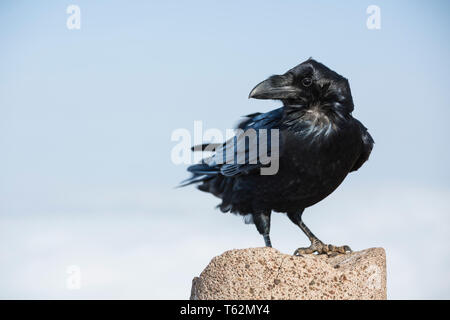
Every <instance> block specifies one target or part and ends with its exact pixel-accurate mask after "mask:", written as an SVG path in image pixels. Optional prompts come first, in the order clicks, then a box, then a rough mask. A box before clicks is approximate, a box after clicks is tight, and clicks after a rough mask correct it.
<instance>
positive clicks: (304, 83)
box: [302, 78, 312, 87]
mask: <svg viewBox="0 0 450 320" xmlns="http://www.w3.org/2000/svg"><path fill="white" fill-rule="evenodd" d="M302 84H303V85H304V86H305V87H309V86H310V85H312V80H311V78H304V79H303V80H302Z"/></svg>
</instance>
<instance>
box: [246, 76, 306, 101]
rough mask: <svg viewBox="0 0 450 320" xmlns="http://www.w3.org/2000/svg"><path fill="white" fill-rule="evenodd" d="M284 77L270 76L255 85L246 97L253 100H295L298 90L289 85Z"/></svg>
mask: <svg viewBox="0 0 450 320" xmlns="http://www.w3.org/2000/svg"><path fill="white" fill-rule="evenodd" d="M289 82H290V81H289V80H288V79H286V76H284V75H281V76H272V77H270V78H269V79H267V80H264V81H263V82H261V83H259V84H258V85H256V87H254V88H253V90H252V91H251V92H250V94H249V95H248V98H249V99H250V98H254V99H289V98H295V97H296V96H297V95H298V93H300V89H299V88H296V87H294V86H292V85H290V84H289Z"/></svg>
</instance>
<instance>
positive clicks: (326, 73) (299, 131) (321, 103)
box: [187, 59, 373, 245]
mask: <svg viewBox="0 0 450 320" xmlns="http://www.w3.org/2000/svg"><path fill="white" fill-rule="evenodd" d="M250 97H251V98H256V99H276V100H281V101H282V102H283V107H281V108H278V109H275V110H272V111H270V112H267V113H254V114H251V115H249V116H247V117H246V119H245V120H244V121H242V122H241V123H240V125H239V126H238V127H239V128H240V129H242V130H243V132H244V133H245V132H247V131H248V130H250V129H255V130H256V132H258V130H259V129H278V130H279V170H278V172H277V173H276V174H275V175H262V174H261V172H260V169H261V168H263V167H264V166H267V165H264V164H261V163H260V162H258V163H256V164H249V163H244V164H238V163H236V162H234V163H228V164H221V163H219V162H220V161H217V160H219V156H217V153H216V155H213V156H212V157H211V158H208V159H206V160H205V161H203V162H202V163H200V164H197V165H193V166H190V167H189V168H188V171H190V172H192V173H193V176H192V177H191V178H190V179H188V180H187V184H190V183H200V184H199V186H198V188H199V189H200V190H202V191H205V192H209V193H212V194H214V195H215V196H217V197H219V198H220V199H222V202H221V204H220V205H219V207H220V209H221V210H222V211H223V212H227V211H230V212H233V213H236V214H241V215H251V217H253V219H252V220H253V221H254V222H255V224H256V226H257V228H258V231H260V233H261V234H263V235H265V234H267V239H268V232H269V228H270V213H271V212H272V211H276V212H286V213H288V214H289V217H290V218H291V220H292V221H293V222H295V223H297V224H299V223H300V222H301V214H302V212H303V210H304V209H305V208H307V207H309V206H312V205H314V204H315V203H317V202H319V201H321V200H322V199H324V198H325V197H327V196H328V195H329V194H330V193H331V192H333V191H334V190H335V189H336V188H337V187H338V186H339V185H340V184H341V182H342V181H343V180H344V178H345V177H346V176H347V174H348V173H349V172H352V171H356V170H358V169H359V168H360V167H361V166H362V164H363V163H364V162H365V161H367V159H368V158H369V155H370V153H371V150H372V147H373V139H372V137H371V136H370V135H369V133H368V131H367V129H366V128H365V127H364V126H363V125H362V124H361V122H359V121H358V120H356V119H355V118H353V116H352V114H351V113H352V111H353V100H352V96H351V92H350V87H349V84H348V81H347V79H345V78H343V77H342V76H340V75H338V74H337V73H335V72H334V71H332V70H330V69H329V68H327V67H326V66H324V65H323V64H321V63H318V62H317V61H315V60H313V59H309V60H307V61H305V62H303V63H302V64H300V65H298V66H297V67H295V68H293V69H291V70H289V71H288V72H286V73H285V74H283V75H277V76H272V77H270V78H269V79H267V80H265V81H263V82H262V83H260V84H259V85H257V86H256V87H255V88H254V89H253V90H252V92H251V93H250ZM237 140H239V135H238V138H237ZM267 141H269V142H270V139H267ZM230 142H231V141H229V142H228V144H230ZM251 143H252V142H250V144H247V145H245V144H244V145H241V146H238V147H237V148H236V147H235V148H234V149H230V148H229V147H228V146H227V144H226V143H224V144H223V145H217V146H215V147H216V150H219V149H222V150H226V151H228V152H230V150H233V152H234V153H235V155H236V156H237V155H239V154H240V155H241V156H244V157H245V159H249V158H252V156H251V155H249V147H251ZM259 143H260V142H259ZM269 145H270V143H269ZM269 149H270V148H269ZM258 160H259V159H258ZM261 217H262V218H263V219H261ZM267 218H268V220H267ZM300 227H301V228H302V230H303V231H305V230H304V228H303V227H302V226H301V225H300ZM305 228H306V226H305ZM260 229H261V230H260ZM307 231H309V230H307ZM305 233H307V235H308V232H306V231H305ZM310 234H311V235H308V237H310V239H311V241H312V242H313V240H312V238H314V239H317V238H315V236H314V235H312V233H310ZM267 239H266V236H265V240H266V244H267V245H270V239H269V240H268V241H267ZM317 240H318V239H317Z"/></svg>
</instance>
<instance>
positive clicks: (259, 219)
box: [253, 212, 272, 247]
mask: <svg viewBox="0 0 450 320" xmlns="http://www.w3.org/2000/svg"><path fill="white" fill-rule="evenodd" d="M253 222H254V223H255V226H256V229H257V230H258V232H259V233H260V234H262V236H263V237H264V242H265V243H266V247H272V243H271V242H270V237H269V233H270V212H265V213H255V214H253Z"/></svg>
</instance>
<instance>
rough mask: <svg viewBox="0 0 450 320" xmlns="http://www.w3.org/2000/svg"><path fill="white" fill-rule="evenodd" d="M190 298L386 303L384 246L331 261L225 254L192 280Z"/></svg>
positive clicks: (259, 252) (261, 252)
mask: <svg viewBox="0 0 450 320" xmlns="http://www.w3.org/2000/svg"><path fill="white" fill-rule="evenodd" d="M191 299H200V300H206V299H218V300H220V299H249V300H252V299H277V300H278V299H292V300H294V299H301V300H305V299H308V300H309V299H386V254H385V251H384V249H383V248H370V249H366V250H362V251H358V252H353V253H350V254H341V255H337V256H334V257H328V256H326V255H313V254H311V255H304V256H303V257H297V256H292V255H288V254H284V253H281V252H279V251H278V250H276V249H273V248H267V247H264V248H248V249H235V250H229V251H226V252H224V253H223V254H221V255H219V256H217V257H214V258H213V259H212V260H211V262H210V263H209V264H208V266H207V267H206V268H205V269H204V270H203V272H202V273H201V274H200V276H199V277H195V278H194V279H193V281H192V290H191Z"/></svg>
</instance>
